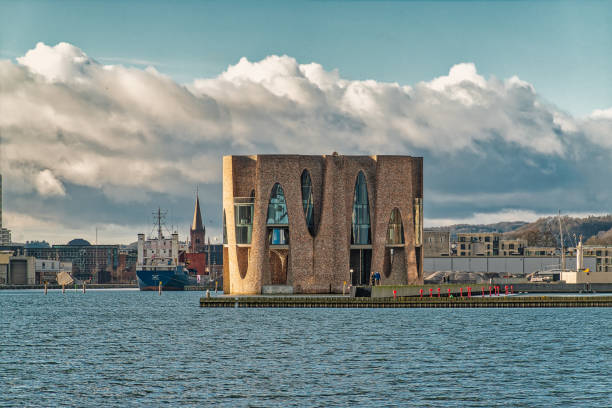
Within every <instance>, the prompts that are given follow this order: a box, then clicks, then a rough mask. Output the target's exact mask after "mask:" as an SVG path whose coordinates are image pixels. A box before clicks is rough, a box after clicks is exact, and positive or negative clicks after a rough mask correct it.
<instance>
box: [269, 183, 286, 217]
mask: <svg viewBox="0 0 612 408" xmlns="http://www.w3.org/2000/svg"><path fill="white" fill-rule="evenodd" d="M268 224H272V225H277V224H289V217H288V216H287V202H286V201H285V192H284V191H283V188H282V187H281V185H280V184H278V183H276V184H275V185H274V187H273V188H272V194H271V195H270V202H269V204H268Z"/></svg>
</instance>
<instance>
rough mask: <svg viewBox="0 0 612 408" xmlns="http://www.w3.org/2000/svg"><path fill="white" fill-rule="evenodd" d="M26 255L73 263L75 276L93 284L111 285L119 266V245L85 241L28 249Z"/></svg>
mask: <svg viewBox="0 0 612 408" xmlns="http://www.w3.org/2000/svg"><path fill="white" fill-rule="evenodd" d="M25 253H26V255H28V256H33V257H35V258H37V259H46V260H58V261H64V262H72V266H73V276H74V277H75V278H76V279H79V280H88V281H91V282H92V283H109V282H110V281H111V278H112V276H113V275H114V274H116V270H117V268H118V266H119V245H91V244H90V243H89V242H87V241H86V240H83V239H74V240H72V241H70V242H69V243H68V244H67V245H53V246H52V247H51V248H26V249H25Z"/></svg>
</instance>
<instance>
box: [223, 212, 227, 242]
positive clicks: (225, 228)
mask: <svg viewBox="0 0 612 408" xmlns="http://www.w3.org/2000/svg"><path fill="white" fill-rule="evenodd" d="M223 243H224V244H227V222H226V221H225V210H223Z"/></svg>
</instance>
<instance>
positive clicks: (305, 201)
mask: <svg viewBox="0 0 612 408" xmlns="http://www.w3.org/2000/svg"><path fill="white" fill-rule="evenodd" d="M302 207H303V208H304V217H306V226H307V227H308V231H309V232H310V235H312V236H314V233H315V231H314V201H313V199H312V181H311V180H310V173H309V172H308V170H304V171H303V172H302Z"/></svg>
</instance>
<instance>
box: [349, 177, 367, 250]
mask: <svg viewBox="0 0 612 408" xmlns="http://www.w3.org/2000/svg"><path fill="white" fill-rule="evenodd" d="M352 220H353V222H352V228H351V244H353V245H369V244H371V243H372V240H371V237H370V204H369V202H368V188H367V185H366V178H365V175H364V174H363V172H362V171H360V172H359V174H358V175H357V181H356V182H355V198H354V200H353V219H352Z"/></svg>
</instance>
